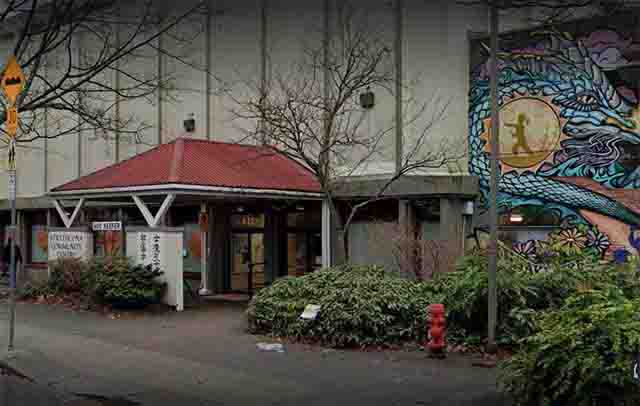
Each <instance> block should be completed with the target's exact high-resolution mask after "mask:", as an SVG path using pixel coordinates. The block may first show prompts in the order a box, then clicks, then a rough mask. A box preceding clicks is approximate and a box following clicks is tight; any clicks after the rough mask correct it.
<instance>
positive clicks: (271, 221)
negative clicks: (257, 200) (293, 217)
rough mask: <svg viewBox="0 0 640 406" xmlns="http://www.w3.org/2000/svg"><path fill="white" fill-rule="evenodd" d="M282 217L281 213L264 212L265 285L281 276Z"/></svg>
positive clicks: (268, 209) (270, 210) (269, 210)
mask: <svg viewBox="0 0 640 406" xmlns="http://www.w3.org/2000/svg"><path fill="white" fill-rule="evenodd" d="M282 217H283V216H282V213H280V212H277V211H275V210H273V209H271V208H267V209H266V210H265V225H264V226H265V230H264V231H265V234H264V238H265V240H264V248H265V258H264V261H265V264H264V272H265V284H266V285H269V284H271V283H273V281H275V280H276V279H277V278H278V277H279V276H281V275H282V268H283V257H282V251H283V250H282V248H283V247H282V246H283V243H284V236H283V235H282V229H283V227H282Z"/></svg>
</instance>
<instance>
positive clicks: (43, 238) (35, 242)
mask: <svg viewBox="0 0 640 406" xmlns="http://www.w3.org/2000/svg"><path fill="white" fill-rule="evenodd" d="M48 246H49V236H48V234H47V226H43V225H34V226H31V262H47V261H48V259H49V255H48Z"/></svg>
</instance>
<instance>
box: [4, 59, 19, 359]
mask: <svg viewBox="0 0 640 406" xmlns="http://www.w3.org/2000/svg"><path fill="white" fill-rule="evenodd" d="M24 85H25V77H24V73H23V72H22V68H21V67H20V65H19V64H18V61H17V60H16V57H15V56H11V57H10V58H9V62H8V63H7V66H6V67H5V68H4V71H3V72H2V78H0V87H1V88H2V91H3V92H4V94H5V96H6V97H7V100H8V101H9V103H8V106H7V112H6V113H7V117H6V131H7V134H9V148H8V153H9V154H8V155H9V157H8V158H9V159H8V161H9V162H8V164H9V182H8V185H7V186H8V192H9V201H10V202H11V227H13V228H15V226H16V217H17V212H16V133H17V132H18V108H17V107H16V101H17V99H18V95H19V94H20V92H22V91H23V90H24ZM10 250H11V255H10V258H9V270H10V273H11V279H10V283H9V345H8V346H7V349H8V350H9V351H13V340H14V338H15V324H16V249H15V239H11V248H10Z"/></svg>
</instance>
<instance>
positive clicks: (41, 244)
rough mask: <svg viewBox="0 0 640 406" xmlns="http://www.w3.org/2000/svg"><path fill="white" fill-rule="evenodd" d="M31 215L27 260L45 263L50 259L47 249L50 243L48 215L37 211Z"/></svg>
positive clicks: (34, 262) (32, 262) (33, 262)
mask: <svg viewBox="0 0 640 406" xmlns="http://www.w3.org/2000/svg"><path fill="white" fill-rule="evenodd" d="M30 217H31V221H30V223H31V226H30V227H29V229H28V230H27V232H28V233H29V236H28V239H27V241H29V247H28V250H27V251H28V252H27V255H28V256H27V260H28V262H29V263H31V264H44V263H47V261H48V260H49V255H48V251H47V249H48V245H49V237H48V234H47V215H46V213H45V212H35V213H33V214H32V215H31V216H30ZM23 253H24V250H23Z"/></svg>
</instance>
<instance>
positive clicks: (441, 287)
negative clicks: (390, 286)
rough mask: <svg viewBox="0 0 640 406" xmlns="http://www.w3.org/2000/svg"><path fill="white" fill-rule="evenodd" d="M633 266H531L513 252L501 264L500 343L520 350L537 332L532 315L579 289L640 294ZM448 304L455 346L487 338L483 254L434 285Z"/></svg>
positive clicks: (582, 259)
mask: <svg viewBox="0 0 640 406" xmlns="http://www.w3.org/2000/svg"><path fill="white" fill-rule="evenodd" d="M635 269H636V268H635V265H634V264H627V265H622V266H615V265H612V264H608V263H604V262H602V261H599V260H598V259H597V257H595V256H593V255H592V253H591V252H585V254H584V255H582V256H580V255H578V254H574V255H573V256H572V257H571V259H570V260H568V259H567V257H566V256H563V255H554V254H553V251H551V253H550V254H549V255H547V257H546V258H545V260H544V261H538V262H537V263H532V262H531V261H529V260H528V259H526V258H523V257H522V256H520V255H517V254H515V253H514V252H513V251H510V250H502V252H501V255H500V256H499V259H498V273H497V284H498V292H499V295H498V319H497V340H498V343H499V344H501V345H506V346H517V345H518V342H519V341H520V340H521V339H523V338H525V337H528V336H530V335H531V334H533V333H534V332H535V329H534V325H533V315H535V314H538V313H540V312H544V311H548V310H553V309H558V308H559V307H560V306H562V305H563V303H564V302H565V300H566V299H567V298H569V297H570V296H572V295H574V294H576V292H578V291H579V290H581V289H585V288H588V287H595V286H604V285H615V286H618V287H619V288H620V289H622V290H623V291H625V292H628V293H629V294H633V295H638V294H639V293H640V277H639V275H638V273H637V272H636V271H635ZM431 285H432V290H433V291H434V292H437V293H438V294H439V295H440V296H441V297H443V298H444V304H445V306H446V309H447V324H448V329H449V331H450V332H452V333H453V334H450V335H449V336H448V337H449V338H450V339H451V340H452V341H461V342H466V341H467V340H472V341H475V340H476V338H477V337H486V334H487V318H488V314H487V306H488V305H487V301H488V278H487V258H486V256H485V255H483V254H482V253H480V252H476V253H473V254H472V255H468V256H466V257H464V258H463V259H462V260H461V261H460V263H459V265H458V268H457V270H456V271H455V272H451V273H448V274H445V275H441V276H439V277H437V278H436V279H434V280H433V281H432V282H431Z"/></svg>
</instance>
